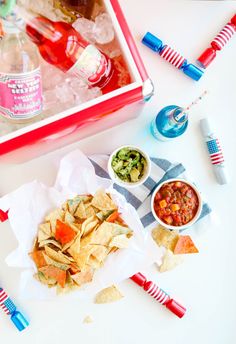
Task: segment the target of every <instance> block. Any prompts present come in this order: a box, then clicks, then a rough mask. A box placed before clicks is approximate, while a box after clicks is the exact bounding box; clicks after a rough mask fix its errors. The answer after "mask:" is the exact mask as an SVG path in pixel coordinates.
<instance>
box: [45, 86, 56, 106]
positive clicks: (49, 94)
mask: <svg viewBox="0 0 236 344" xmlns="http://www.w3.org/2000/svg"><path fill="white" fill-rule="evenodd" d="M57 103H58V99H57V98H56V94H55V91H54V90H47V91H44V92H43V110H48V109H51V108H52V107H54V106H55V105H56V104H57Z"/></svg>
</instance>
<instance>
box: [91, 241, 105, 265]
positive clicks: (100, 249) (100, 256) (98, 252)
mask: <svg viewBox="0 0 236 344" xmlns="http://www.w3.org/2000/svg"><path fill="white" fill-rule="evenodd" d="M108 252H109V250H108V249H107V247H105V246H102V245H94V248H93V251H92V256H93V257H94V258H96V259H97V261H98V262H99V263H101V262H102V261H103V260H104V259H105V258H106V256H107V255H108Z"/></svg>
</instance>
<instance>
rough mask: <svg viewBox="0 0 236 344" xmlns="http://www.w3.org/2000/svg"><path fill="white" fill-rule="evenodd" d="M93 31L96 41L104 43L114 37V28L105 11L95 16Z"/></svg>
mask: <svg viewBox="0 0 236 344" xmlns="http://www.w3.org/2000/svg"><path fill="white" fill-rule="evenodd" d="M93 33H94V38H95V40H96V42H97V43H100V44H106V43H109V42H111V41H113V39H114V38H115V33H114V28H113V24H112V21H111V18H110V16H109V15H108V14H107V13H102V14H99V15H98V16H97V17H96V19H95V25H94V28H93Z"/></svg>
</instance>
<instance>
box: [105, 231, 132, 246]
mask: <svg viewBox="0 0 236 344" xmlns="http://www.w3.org/2000/svg"><path fill="white" fill-rule="evenodd" d="M128 246H129V239H128V238H127V236H126V235H125V234H120V235H117V236H115V237H114V238H113V239H112V240H111V241H110V243H109V247H117V248H127V247H128Z"/></svg>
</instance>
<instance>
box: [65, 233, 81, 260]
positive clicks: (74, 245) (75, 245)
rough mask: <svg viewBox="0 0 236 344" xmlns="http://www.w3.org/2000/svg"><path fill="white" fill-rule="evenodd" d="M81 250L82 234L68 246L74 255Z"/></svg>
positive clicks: (69, 251)
mask: <svg viewBox="0 0 236 344" xmlns="http://www.w3.org/2000/svg"><path fill="white" fill-rule="evenodd" d="M79 251H80V234H79V235H78V236H77V237H76V239H75V240H74V241H73V243H72V244H71V245H70V247H69V248H68V253H69V254H70V255H71V256H72V257H74V258H75V257H77V256H78V254H79Z"/></svg>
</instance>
